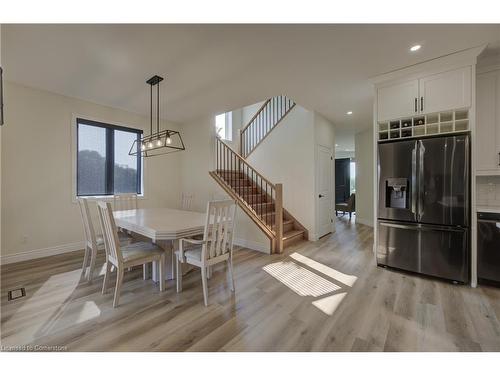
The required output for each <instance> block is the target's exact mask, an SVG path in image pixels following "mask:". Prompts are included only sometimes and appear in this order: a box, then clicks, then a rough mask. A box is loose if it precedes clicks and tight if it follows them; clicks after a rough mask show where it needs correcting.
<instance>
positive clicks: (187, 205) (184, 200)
mask: <svg viewBox="0 0 500 375" xmlns="http://www.w3.org/2000/svg"><path fill="white" fill-rule="evenodd" d="M193 200H194V194H191V193H182V196H181V209H182V210H190V209H191V205H192V204H193Z"/></svg>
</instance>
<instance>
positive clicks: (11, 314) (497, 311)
mask: <svg viewBox="0 0 500 375" xmlns="http://www.w3.org/2000/svg"><path fill="white" fill-rule="evenodd" d="M371 244H372V230H371V228H370V227H367V226H364V225H361V224H355V223H350V222H348V221H347V220H346V219H344V218H339V220H338V221H337V224H336V233H335V234H332V235H329V236H326V237H324V238H322V239H321V240H320V241H318V242H303V243H300V244H297V245H295V246H294V247H292V248H289V249H287V251H286V253H285V254H283V255H273V256H269V255H265V254H261V253H258V252H255V251H250V250H247V249H242V248H237V249H236V250H235V284H236V293H235V294H234V295H233V294H232V293H231V292H230V290H229V286H228V283H227V279H226V272H225V266H223V265H220V267H217V268H216V269H215V271H214V274H213V277H212V279H211V280H210V281H209V303H210V305H209V307H205V306H204V305H203V295H202V288H201V279H200V275H199V271H192V272H190V273H188V274H187V275H186V276H185V277H184V291H183V292H182V293H181V294H177V293H176V292H175V285H174V282H172V281H170V282H168V283H167V290H166V291H165V292H163V293H160V292H159V290H158V288H157V286H156V285H154V284H153V283H152V282H151V281H150V280H147V281H143V280H142V273H141V270H139V269H134V270H132V271H130V272H127V273H126V276H125V281H124V284H123V288H122V298H121V300H120V306H119V307H118V308H117V309H113V307H112V298H113V295H112V290H111V289H110V291H109V293H108V294H106V295H102V294H101V286H102V272H101V275H100V276H99V277H98V278H96V279H95V280H94V282H93V283H92V284H90V285H88V284H86V283H79V276H80V267H81V262H82V259H83V253H82V252H73V253H68V254H64V255H58V256H53V257H50V258H44V259H38V260H33V261H28V262H23V263H17V264H12V265H6V266H2V275H1V281H2V286H1V304H2V306H1V313H2V316H1V345H2V347H3V350H5V349H6V348H9V347H12V346H16V345H28V344H31V345H48V346H62V347H63V349H67V350H70V351H189V350H191V351H219V350H222V351H457V350H460V351H499V350H500V323H499V321H500V289H494V288H487V287H480V288H477V289H472V288H470V287H467V286H456V285H452V284H450V283H446V282H443V281H438V280H431V279H426V278H421V277H417V276H413V275H407V274H402V273H398V272H394V271H389V270H385V269H381V268H378V267H376V265H375V261H374V258H373V254H372V251H371ZM98 262H99V265H100V266H102V264H103V257H102V254H101V257H100V258H99V259H98ZM112 281H114V279H113V280H112ZM17 287H25V288H26V297H24V298H21V299H19V300H14V301H10V302H8V301H7V292H8V291H9V290H11V289H15V288H17Z"/></svg>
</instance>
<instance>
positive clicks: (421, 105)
mask: <svg viewBox="0 0 500 375" xmlns="http://www.w3.org/2000/svg"><path fill="white" fill-rule="evenodd" d="M423 110H424V97H423V96H421V97H420V112H422V111H423Z"/></svg>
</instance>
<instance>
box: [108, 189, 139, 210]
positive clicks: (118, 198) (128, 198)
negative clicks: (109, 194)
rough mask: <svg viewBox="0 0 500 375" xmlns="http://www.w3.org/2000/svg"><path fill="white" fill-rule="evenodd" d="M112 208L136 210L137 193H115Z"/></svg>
mask: <svg viewBox="0 0 500 375" xmlns="http://www.w3.org/2000/svg"><path fill="white" fill-rule="evenodd" d="M113 208H114V210H115V211H124V210H137V194H134V193H130V194H129V193H127V194H115V195H114V196H113Z"/></svg>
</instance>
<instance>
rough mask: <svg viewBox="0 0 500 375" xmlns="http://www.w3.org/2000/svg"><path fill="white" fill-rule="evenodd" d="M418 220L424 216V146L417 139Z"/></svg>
mask: <svg viewBox="0 0 500 375" xmlns="http://www.w3.org/2000/svg"><path fill="white" fill-rule="evenodd" d="M418 143H419V147H418V219H417V220H418V221H420V220H421V219H422V216H424V194H425V189H424V155H425V146H424V142H422V141H421V140H420V141H418Z"/></svg>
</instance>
